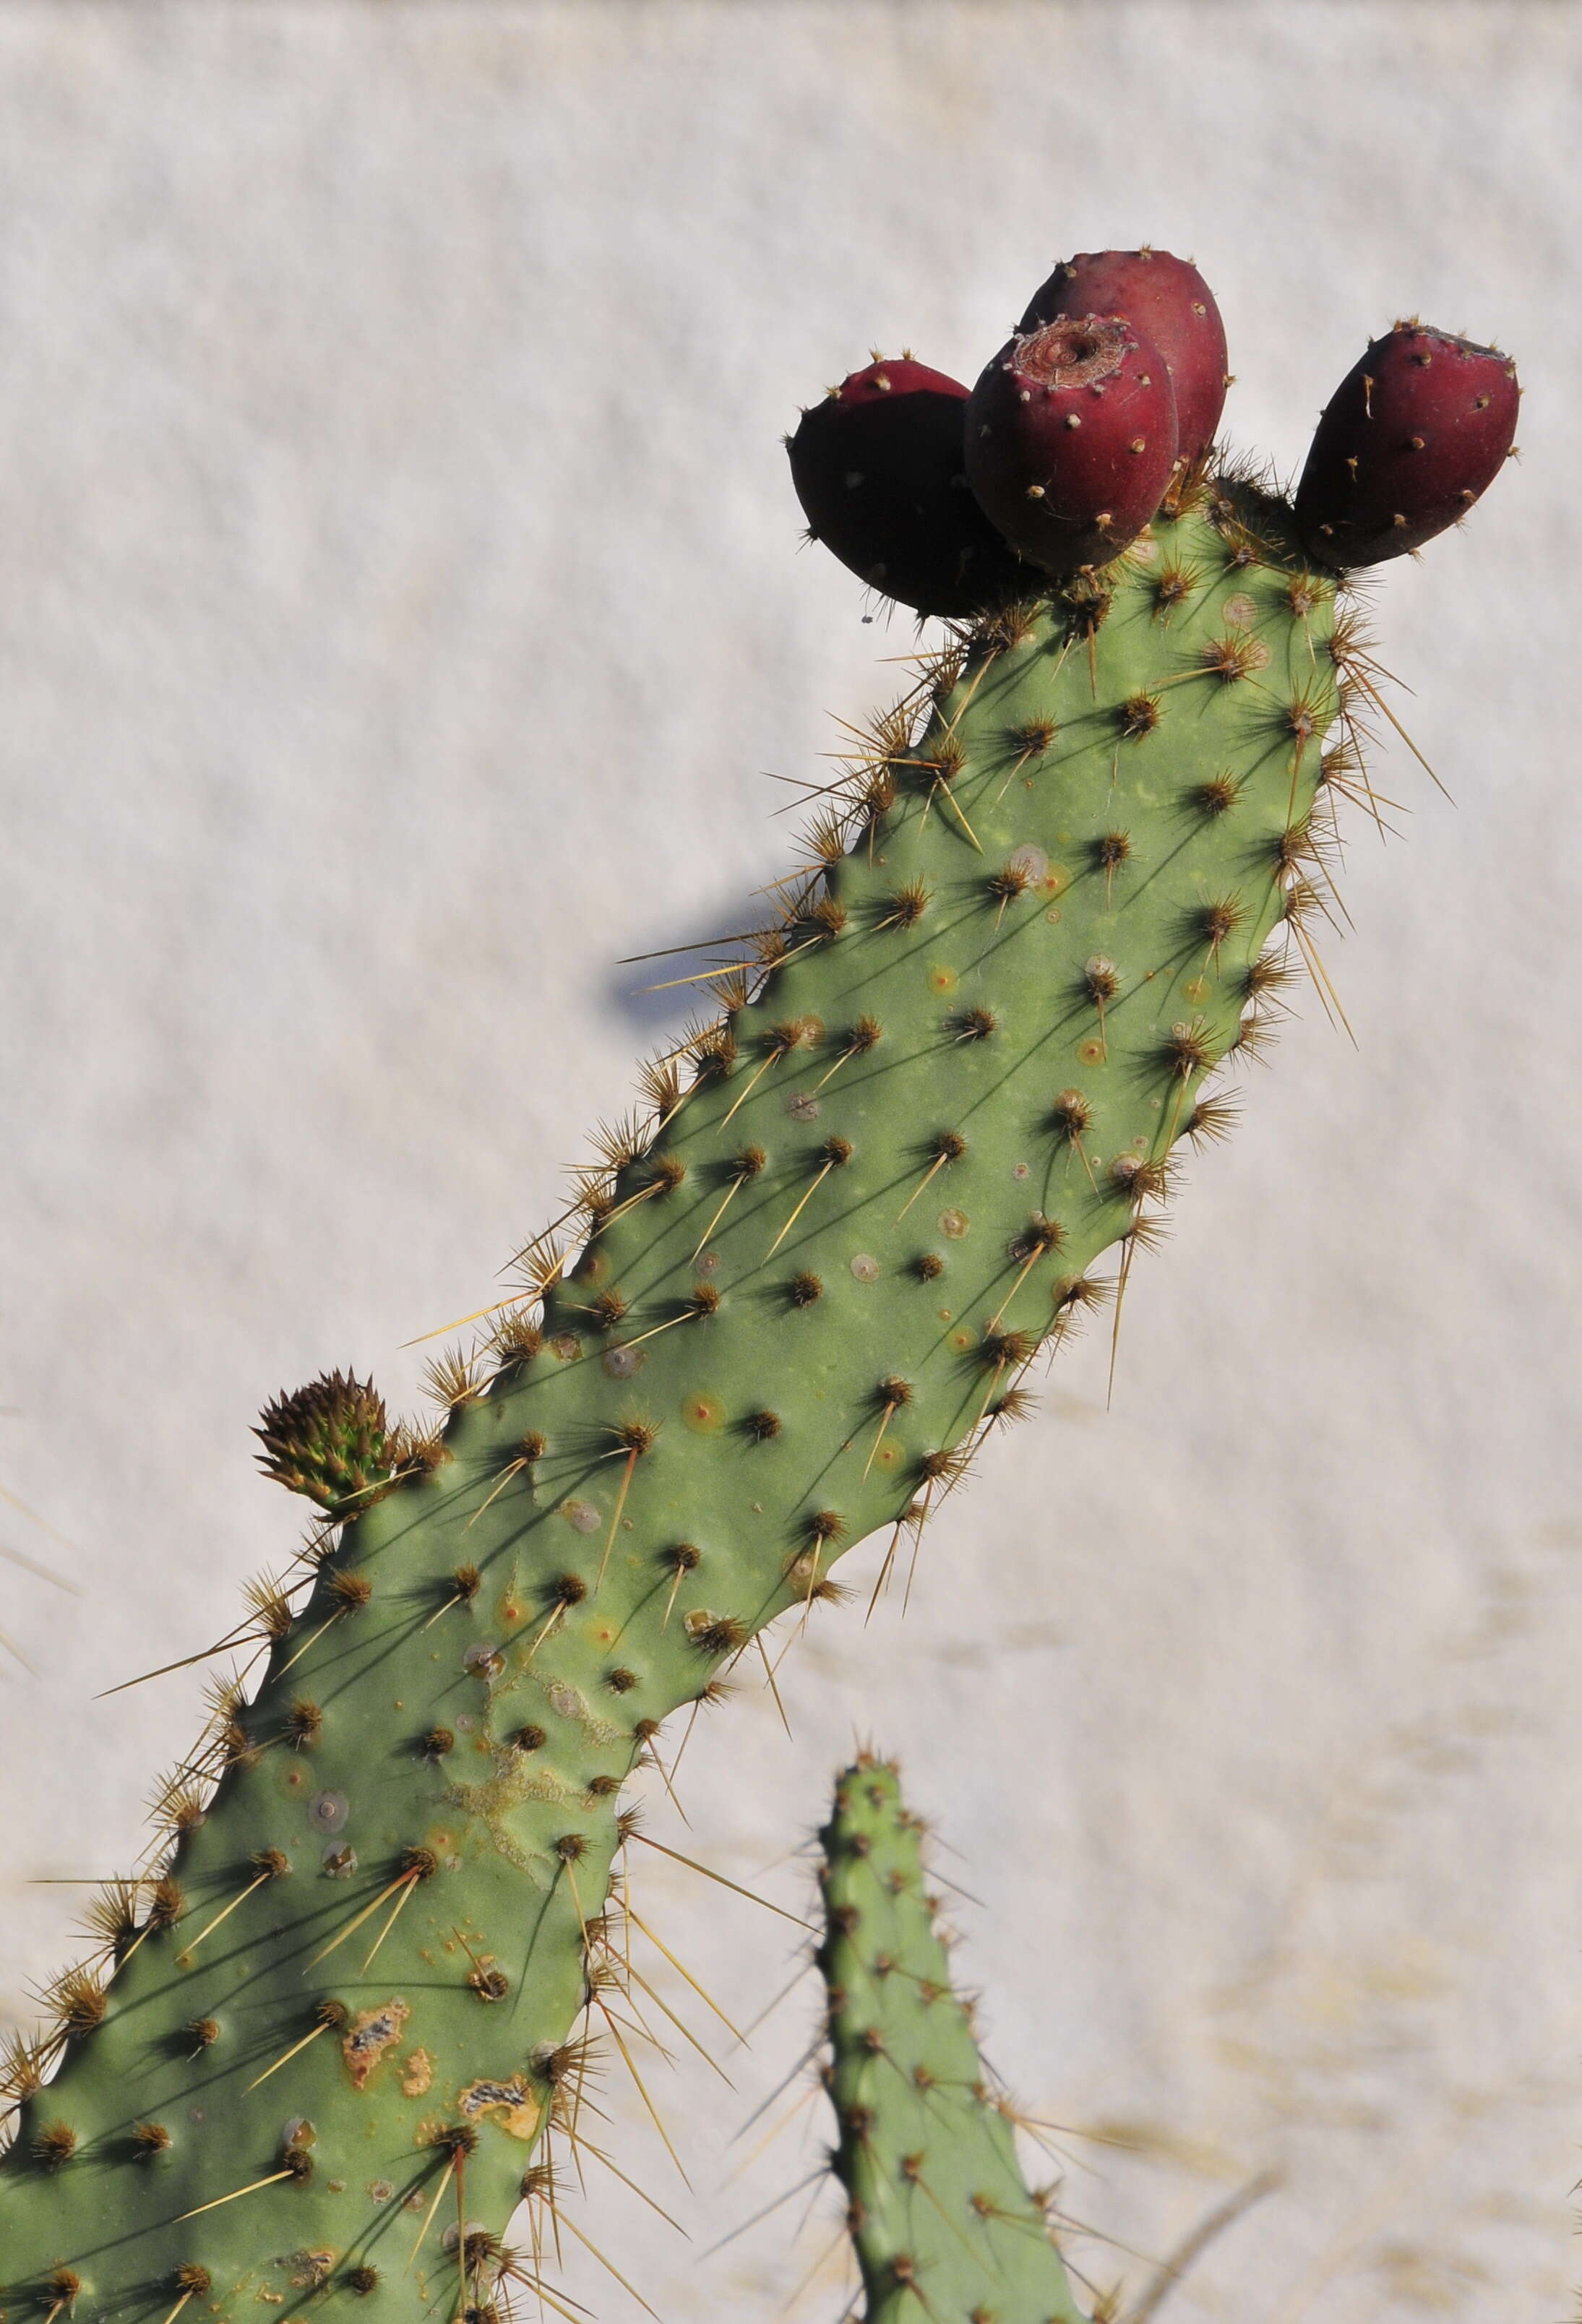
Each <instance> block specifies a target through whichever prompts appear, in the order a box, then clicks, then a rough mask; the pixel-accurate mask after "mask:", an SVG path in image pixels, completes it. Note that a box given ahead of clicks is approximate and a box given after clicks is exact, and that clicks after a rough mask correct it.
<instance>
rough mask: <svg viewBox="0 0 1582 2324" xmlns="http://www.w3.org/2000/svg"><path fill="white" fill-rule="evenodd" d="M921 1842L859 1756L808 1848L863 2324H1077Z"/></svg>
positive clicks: (895, 1783)
mask: <svg viewBox="0 0 1582 2324" xmlns="http://www.w3.org/2000/svg"><path fill="white" fill-rule="evenodd" d="M922 1837H923V1830H922V1826H921V1824H920V1823H919V1821H918V1820H917V1818H916V1817H915V1816H913V1815H911V1813H909V1812H908V1810H907V1809H906V1807H905V1805H904V1803H902V1796H901V1784H900V1780H899V1777H898V1775H897V1773H896V1770H895V1768H894V1767H893V1766H887V1765H885V1764H883V1763H882V1762H880V1761H878V1760H875V1759H874V1758H872V1757H867V1756H865V1757H862V1758H860V1759H859V1760H858V1761H857V1763H856V1766H852V1767H848V1768H847V1770H846V1773H845V1774H844V1775H842V1776H841V1778H840V1780H839V1782H838V1783H837V1785H836V1790H835V1807H834V1812H833V1813H832V1814H831V1816H830V1819H829V1821H828V1823H827V1824H826V1826H825V1827H824V1830H823V1831H822V1833H821V1834H820V1835H819V1838H820V1842H821V1845H822V1847H823V1850H824V1861H823V1863H822V1865H821V1866H820V1867H819V1878H820V1882H821V1885H822V1887H823V1891H824V1914H825V1933H824V1941H823V1943H822V1944H821V1946H820V1947H819V1969H821V1970H822V1972H823V1976H824V1982H825V1986H826V1987H827V1989H828V2033H829V2051H830V2060H829V2070H828V2075H827V2077H826V2081H827V2087H828V2092H829V2098H830V2103H831V2104H832V2105H833V2107H834V2108H835V2116H836V2121H837V2124H838V2125H839V2143H838V2144H837V2148H836V2150H835V2158H834V2160H835V2170H836V2174H837V2177H838V2179H839V2181H840V2183H841V2185H842V2186H843V2187H844V2189H845V2190H846V2194H847V2225H848V2227H849V2229H850V2233H851V2239H852V2245H853V2247H854V2249H855V2250H856V2257H857V2264H858V2266H859V2267H860V2268H861V2270H862V2277H863V2289H864V2292H865V2294H866V2302H865V2308H864V2311H863V2312H864V2317H865V2324H893V2319H901V2318H902V2317H905V2318H907V2319H911V2317H912V2316H913V2314H914V2313H915V2314H921V2315H922V2316H925V2317H929V2316H939V2317H947V2316H948V2317H960V2318H964V2319H976V2324H990V2319H993V2324H1081V2319H1082V2313H1083V2311H1082V2310H1081V2309H1080V2308H1079V2307H1078V2305H1077V2301H1076V2299H1075V2296H1074V2294H1073V2292H1072V2290H1071V2285H1070V2281H1069V2277H1068V2276H1067V2273H1066V2267H1065V2263H1064V2261H1063V2260H1062V2259H1061V2257H1060V2255H1059V2251H1058V2250H1057V2249H1056V2247H1055V2246H1054V2243H1053V2242H1052V2240H1051V2239H1050V2231H1049V2227H1048V2225H1047V2222H1046V2218H1045V2214H1044V2211H1043V2209H1042V2207H1041V2204H1040V2203H1039V2202H1038V2201H1037V2200H1035V2199H1034V2198H1033V2197H1032V2195H1031V2194H1030V2193H1029V2192H1028V2189H1027V2182H1026V2181H1025V2180H1024V2179H1023V2177H1022V2167H1021V2164H1020V2163H1019V2162H1018V2160H1017V2155H1016V2141H1015V2135H1014V2133H1013V2127H1012V2121H1013V2117H1012V2116H1011V2114H1010V2112H1009V2110H1008V2107H1007V2105H1006V2103H1005V2102H1004V2100H1002V2098H1000V2097H999V2095H998V2094H997V2092H996V2090H995V2085H994V2081H993V2078H992V2077H991V2076H990V2075H989V2073H988V2072H987V2070H985V2066H984V2064H983V2061H982V2060H981V2059H980V2058H979V2056H978V2051H977V2042H976V2035H975V2033H974V2031H973V2019H972V2010H971V2007H970V2006H969V2005H968V2004H967V2002H965V2001H963V2000H962V1999H961V1998H960V1997H959V1996H958V1994H957V1993H956V1991H955V1990H954V1988H953V1987H952V1985H951V1981H950V1962H949V1958H948V1954H947V1951H946V1949H945V1944H944V1941H943V1940H942V1938H941V1936H940V1933H939V1927H938V1925H937V1919H936V1915H937V1913H938V1910H939V1900H938V1898H937V1897H935V1896H932V1895H930V1893H929V1885H928V1877H927V1869H926V1867H925V1865H924V1862H923V1849H922Z"/></svg>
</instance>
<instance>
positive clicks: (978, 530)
mask: <svg viewBox="0 0 1582 2324" xmlns="http://www.w3.org/2000/svg"><path fill="white" fill-rule="evenodd" d="M966 408H967V389H966V388H965V387H963V385H962V384H961V382H960V381H959V380H956V379H951V378H949V377H948V375H947V374H945V373H944V372H941V371H930V368H929V366H928V364H920V363H913V362H912V361H911V358H910V357H902V359H901V360H900V361H899V362H896V363H884V362H878V361H875V362H874V363H872V364H869V365H868V367H867V369H866V370H865V371H855V372H853V373H852V374H850V376H849V377H848V378H847V379H846V380H844V381H842V383H841V384H840V386H838V387H837V388H831V390H830V392H829V393H828V395H827V396H826V397H825V399H824V401H823V402H822V403H817V404H814V405H813V406H812V408H811V409H810V410H807V411H804V412H803V414H802V417H801V420H800V425H799V426H798V429H797V431H796V434H795V435H794V436H789V437H788V438H786V449H787V451H788V452H789V453H790V455H791V482H792V484H794V485H795V486H796V493H797V498H798V499H799V500H800V503H801V504H802V513H803V514H804V515H805V516H806V518H807V520H808V529H809V530H810V533H811V535H812V537H813V539H815V540H821V541H822V542H823V543H824V546H825V547H826V549H831V550H832V551H833V552H834V554H835V555H836V556H837V557H838V558H839V559H840V561H841V563H842V564H843V565H846V566H849V567H850V568H851V570H852V571H853V572H854V573H855V574H856V576H857V577H858V579H859V580H863V581H865V582H866V583H867V584H868V586H869V587H870V588H873V589H878V590H880V591H882V592H883V594H884V595H885V596H886V597H894V598H896V599H898V600H899V602H900V603H901V604H903V605H911V606H912V607H914V608H915V610H916V611H917V612H918V613H942V614H945V615H948V616H961V615H967V614H971V613H981V612H982V611H983V610H984V608H985V606H988V605H991V604H995V602H997V601H998V600H1001V599H1004V598H1005V597H1008V596H1014V595H1017V594H1018V590H1019V588H1020V589H1022V590H1025V588H1026V587H1027V586H1028V583H1029V581H1030V580H1031V577H1032V576H1030V575H1027V574H1024V573H1022V572H1021V568H1020V567H1019V564H1018V560H1017V559H1016V558H1015V557H1014V556H1013V553H1012V552H1011V550H1010V549H1007V547H1006V546H1005V543H1004V541H1003V540H1002V539H1000V536H999V535H998V533H997V532H996V531H995V529H994V527H993V525H992V524H991V523H990V522H989V521H988V519H987V517H986V516H985V514H984V512H983V511H982V510H981V509H980V508H979V507H978V504H977V503H976V501H975V500H974V498H973V496H972V492H971V489H970V487H969V486H968V484H967V476H966V473H965V459H964V455H963V418H964V414H965V411H966Z"/></svg>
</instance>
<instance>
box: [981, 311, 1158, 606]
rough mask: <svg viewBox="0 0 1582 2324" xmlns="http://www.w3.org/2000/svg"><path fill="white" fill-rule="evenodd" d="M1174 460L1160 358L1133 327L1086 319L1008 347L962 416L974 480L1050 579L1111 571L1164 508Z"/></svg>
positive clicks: (998, 519)
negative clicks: (1101, 568)
mask: <svg viewBox="0 0 1582 2324" xmlns="http://www.w3.org/2000/svg"><path fill="white" fill-rule="evenodd" d="M1175 460H1176V408H1175V397H1174V395H1173V393H1172V392H1171V390H1170V374H1169V373H1168V372H1167V371H1166V369H1165V366H1164V361H1163V358H1162V356H1161V355H1160V354H1159V353H1158V351H1157V350H1156V349H1155V348H1154V347H1153V346H1152V344H1151V342H1150V341H1149V340H1147V339H1146V338H1145V337H1143V334H1142V332H1141V331H1139V330H1138V329H1137V328H1136V327H1135V326H1134V325H1133V324H1131V323H1129V322H1125V321H1123V320H1121V319H1120V318H1116V317H1110V318H1103V317H1100V316H1097V315H1087V316H1083V317H1080V318H1077V319H1075V320H1064V321H1060V322H1055V323H1050V324H1046V325H1045V326H1044V327H1043V328H1042V329H1041V330H1037V331H1032V332H1030V333H1029V334H1028V335H1027V336H1026V337H1016V338H1013V339H1011V340H1009V341H1007V343H1006V345H1005V346H1003V347H1002V348H1001V350H1000V352H999V354H998V355H995V358H994V360H993V361H992V362H991V363H990V364H987V366H986V367H985V370H984V372H983V374H982V375H981V377H980V378H979V380H978V383H977V385H976V387H975V388H974V389H973V391H972V400H971V401H970V402H969V404H968V405H967V475H968V476H969V477H970V478H971V481H972V489H973V491H974V492H975V493H976V494H977V497H978V499H979V501H980V502H981V503H982V504H983V506H984V507H985V509H986V510H987V512H988V513H989V515H990V516H992V517H993V519H994V521H995V523H996V524H997V525H998V526H999V528H1000V530H1001V531H1002V532H1003V533H1004V536H1005V538H1006V539H1007V540H1008V541H1010V542H1011V544H1012V546H1013V548H1014V549H1018V550H1020V552H1021V553H1022V556H1023V557H1025V558H1027V559H1028V560H1029V561H1030V562H1031V563H1032V564H1033V565H1036V566H1038V567H1040V568H1041V570H1042V571H1043V572H1045V573H1051V574H1055V575H1060V576H1063V575H1066V574H1070V573H1075V572H1076V571H1078V568H1079V567H1082V566H1085V565H1098V564H1105V563H1107V562H1108V561H1109V560H1110V559H1111V558H1114V557H1115V556H1117V555H1118V554H1119V552H1120V551H1121V550H1122V549H1124V548H1125V546H1126V544H1127V543H1128V542H1129V541H1131V540H1133V539H1136V537H1137V535H1138V534H1139V533H1140V532H1141V531H1142V530H1143V526H1144V525H1145V524H1146V523H1147V522H1148V520H1149V518H1150V517H1151V516H1152V514H1153V512H1154V510H1155V509H1156V508H1157V507H1158V506H1159V503H1160V500H1161V496H1162V494H1163V492H1164V488H1165V486H1166V484H1168V483H1169V481H1170V471H1171V469H1172V468H1173V467H1174V466H1175Z"/></svg>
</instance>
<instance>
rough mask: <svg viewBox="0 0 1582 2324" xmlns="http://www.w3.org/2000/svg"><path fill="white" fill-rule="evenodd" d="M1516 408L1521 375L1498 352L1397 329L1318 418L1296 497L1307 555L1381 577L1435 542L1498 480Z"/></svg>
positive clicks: (1421, 328)
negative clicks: (1386, 566) (1387, 562)
mask: <svg viewBox="0 0 1582 2324" xmlns="http://www.w3.org/2000/svg"><path fill="white" fill-rule="evenodd" d="M1521 400H1522V391H1521V388H1520V387H1519V386H1518V385H1517V383H1516V366H1515V364H1513V362H1512V360H1511V358H1510V356H1509V355H1502V354H1501V353H1500V351H1499V349H1498V348H1497V347H1480V346H1476V345H1475V344H1474V342H1473V341H1472V340H1471V339H1458V338H1457V337H1455V336H1454V335H1453V334H1452V333H1450V332H1448V331H1436V330H1434V329H1432V328H1431V327H1429V325H1428V324H1426V323H1420V322H1418V321H1416V320H1415V319H1413V320H1412V321H1411V322H1407V323H1397V324H1396V326H1395V327H1394V329H1393V330H1392V331H1386V332H1385V334H1384V336H1383V338H1382V339H1375V340H1374V344H1373V346H1371V347H1370V348H1369V349H1368V351H1367V353H1366V355H1364V357H1363V359H1362V361H1361V362H1360V363H1359V364H1357V366H1356V368H1355V371H1349V372H1347V374H1346V377H1345V378H1344V379H1343V380H1342V381H1341V383H1340V385H1339V386H1338V387H1337V389H1336V391H1335V392H1334V394H1333V395H1332V396H1331V397H1330V399H1329V401H1328V403H1327V404H1326V405H1325V407H1324V414H1323V417H1322V419H1321V420H1319V422H1318V433H1317V434H1316V435H1315V436H1314V438H1313V443H1312V448H1311V450H1310V451H1309V454H1308V464H1307V466H1306V467H1305V468H1304V469H1303V470H1302V480H1301V483H1300V484H1299V485H1298V486H1297V495H1296V526H1297V532H1298V535H1299V537H1300V540H1301V544H1302V546H1303V548H1304V549H1306V550H1307V553H1308V555H1309V557H1312V558H1317V559H1318V561H1319V562H1320V563H1321V564H1325V565H1335V566H1341V567H1346V566H1355V565H1382V564H1383V561H1384V559H1385V558H1388V557H1404V556H1406V555H1407V553H1408V551H1409V550H1411V549H1420V548H1421V546H1422V544H1423V542H1424V541H1425V540H1432V539H1433V537H1434V535H1435V534H1436V533H1437V532H1443V531H1444V530H1445V529H1446V527H1447V526H1448V525H1452V524H1454V523H1455V522H1456V521H1457V518H1458V517H1463V516H1465V515H1466V512H1467V510H1468V509H1469V508H1470V507H1471V506H1472V504H1473V503H1474V502H1475V501H1476V500H1477V499H1479V498H1480V497H1481V496H1482V494H1483V493H1485V492H1486V491H1487V490H1488V487H1489V486H1490V484H1493V482H1494V478H1495V476H1497V475H1498V474H1499V472H1500V468H1501V466H1502V464H1503V461H1504V458H1505V455H1506V454H1507V453H1508V452H1509V451H1510V449H1511V444H1512V440H1513V438H1514V436H1515V433H1516V408H1517V405H1518V404H1519V403H1520V401H1521Z"/></svg>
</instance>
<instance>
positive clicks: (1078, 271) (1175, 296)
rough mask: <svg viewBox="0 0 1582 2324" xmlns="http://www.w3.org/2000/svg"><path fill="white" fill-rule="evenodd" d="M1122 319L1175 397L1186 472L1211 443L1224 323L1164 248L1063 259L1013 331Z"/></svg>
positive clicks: (1190, 272)
mask: <svg viewBox="0 0 1582 2324" xmlns="http://www.w3.org/2000/svg"><path fill="white" fill-rule="evenodd" d="M1084 315H1124V317H1125V318H1126V320H1127V322H1129V323H1131V324H1133V325H1134V326H1135V327H1136V328H1137V329H1138V330H1139V331H1141V332H1143V335H1144V336H1145V337H1147V338H1148V339H1150V340H1151V341H1152V344H1153V346H1156V347H1157V348H1158V350H1159V352H1160V354H1161V355H1162V356H1163V357H1164V362H1165V368H1166V370H1167V371H1168V372H1169V373H1170V385H1171V387H1172V388H1173V390H1174V391H1175V399H1176V455H1177V457H1178V458H1179V459H1180V461H1181V463H1182V465H1183V466H1187V467H1190V466H1191V465H1192V463H1193V461H1194V460H1196V459H1197V458H1198V456H1199V455H1200V454H1201V453H1203V452H1205V451H1207V448H1208V447H1209V445H1210V444H1212V443H1213V441H1214V431H1215V429H1217V427H1218V425H1219V415H1220V413H1221V412H1222V411H1223V410H1224V409H1225V397H1226V389H1227V388H1228V387H1229V385H1230V379H1229V375H1228V374H1227V373H1226V344H1225V324H1224V321H1223V320H1222V318H1221V317H1220V312H1219V309H1218V306H1217V304H1216V301H1215V297H1214V293H1213V291H1211V290H1210V289H1209V288H1208V285H1207V282H1205V281H1204V280H1203V277H1202V276H1201V275H1200V274H1199V273H1198V270H1197V268H1196V267H1195V266H1193V265H1192V264H1190V263H1189V261H1188V260H1186V259H1184V258H1175V257H1172V255H1171V254H1170V252H1169V251H1168V250H1150V249H1148V248H1147V247H1146V246H1144V247H1143V249H1142V250H1097V251H1082V252H1080V253H1078V256H1077V257H1075V258H1068V259H1063V260H1062V261H1061V263H1060V264H1059V266H1057V267H1056V269H1055V271H1054V272H1053V273H1052V274H1051V275H1050V278H1049V280H1048V281H1045V282H1041V284H1040V285H1039V287H1038V289H1037V290H1036V291H1034V292H1033V294H1032V298H1031V299H1030V300H1028V302H1027V310H1026V312H1025V313H1024V314H1023V316H1022V320H1021V322H1020V323H1018V325H1017V326H1016V327H1017V329H1018V330H1019V331H1036V330H1038V329H1039V328H1040V327H1041V325H1043V324H1045V323H1053V322H1058V321H1059V320H1060V319H1061V318H1080V317H1082V316H1084Z"/></svg>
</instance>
